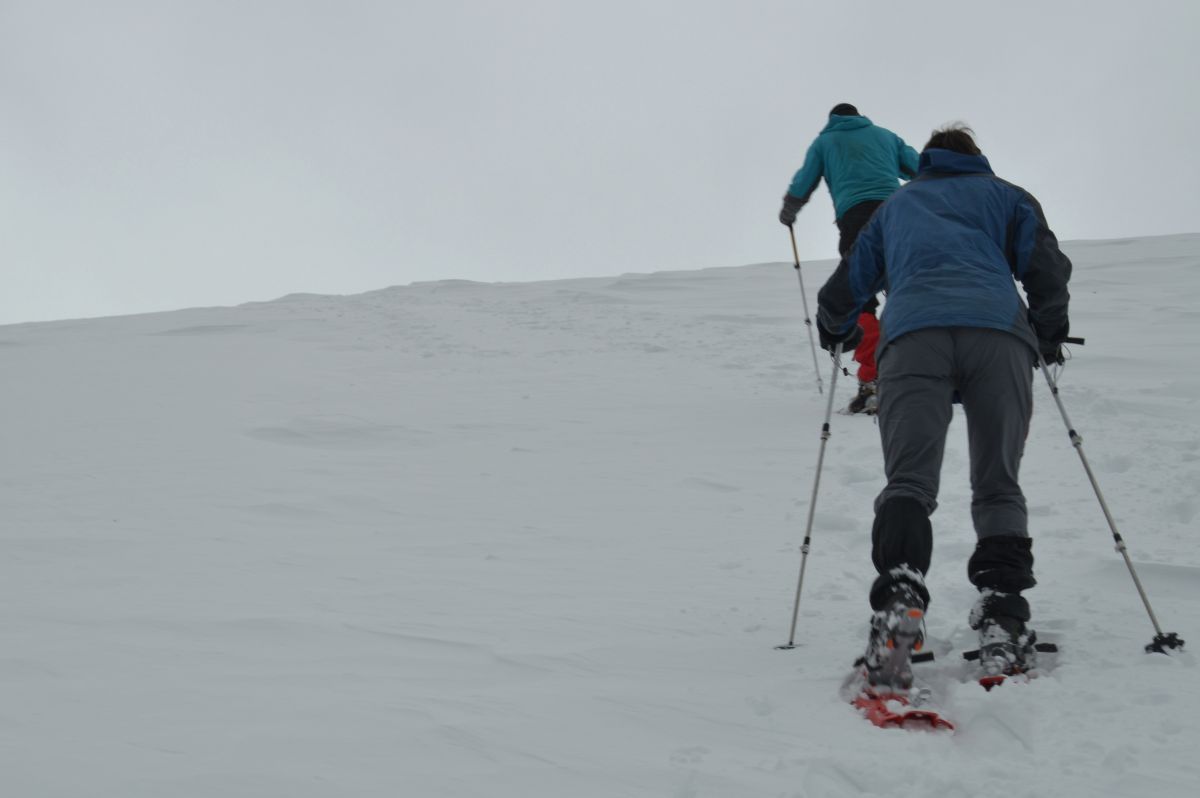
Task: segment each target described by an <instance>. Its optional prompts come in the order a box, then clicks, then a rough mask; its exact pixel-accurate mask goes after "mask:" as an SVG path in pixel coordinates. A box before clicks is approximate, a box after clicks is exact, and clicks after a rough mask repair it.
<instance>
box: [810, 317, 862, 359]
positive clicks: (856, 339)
mask: <svg viewBox="0 0 1200 798" xmlns="http://www.w3.org/2000/svg"><path fill="white" fill-rule="evenodd" d="M817 336H818V337H819V338H820V339H821V348H822V349H824V350H826V351H828V352H832V351H833V348H834V347H835V346H837V345H838V344H841V345H842V351H843V352H853V351H854V350H855V349H857V348H858V345H859V344H860V343H862V339H863V328H862V327H860V326H858V325H857V324H855V325H854V327H853V328H852V329H850V330H849V331H847V332H844V333H842V334H841V335H837V334H836V333H831V332H830V331H829V330H827V329H825V326H824V325H823V324H821V322H819V321H818V322H817Z"/></svg>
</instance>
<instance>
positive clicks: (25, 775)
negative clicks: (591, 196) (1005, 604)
mask: <svg viewBox="0 0 1200 798" xmlns="http://www.w3.org/2000/svg"><path fill="white" fill-rule="evenodd" d="M1067 251H1068V253H1069V254H1070V255H1071V256H1072V258H1073V260H1074V261H1075V265H1076V273H1075V279H1074V281H1073V283H1072V293H1073V295H1074V299H1073V303H1072V322H1073V332H1074V333H1075V334H1077V335H1083V336H1086V337H1087V345H1086V346H1085V347H1076V348H1075V349H1074V355H1075V357H1074V359H1073V360H1071V361H1070V362H1069V363H1068V365H1067V367H1066V370H1065V372H1064V373H1063V375H1062V396H1063V399H1064V401H1065V402H1066V404H1067V408H1068V411H1069V412H1070V414H1071V418H1072V421H1073V422H1074V423H1075V425H1076V427H1077V429H1078V430H1079V431H1080V433H1081V434H1082V435H1083V439H1084V450H1085V452H1086V453H1087V455H1088V457H1089V459H1090V461H1091V463H1092V465H1093V467H1094V469H1095V471H1096V474H1097V477H1098V479H1099V481H1100V484H1101V487H1102V489H1103V490H1104V491H1105V496H1106V498H1107V499H1108V502H1109V504H1110V506H1111V507H1112V510H1113V513H1114V515H1115V516H1116V518H1117V521H1118V523H1119V524H1120V526H1121V531H1122V533H1123V534H1124V535H1125V537H1126V539H1127V541H1128V543H1129V546H1130V551H1131V554H1132V556H1133V558H1134V560H1135V562H1136V564H1137V566H1138V568H1139V574H1140V576H1141V578H1142V580H1143V581H1144V583H1145V585H1146V588H1147V590H1148V592H1149V595H1150V599H1151V601H1152V602H1153V606H1154V609H1155V611H1156V612H1157V614H1158V616H1159V618H1160V620H1161V622H1162V625H1163V627H1164V628H1165V629H1166V630H1167V631H1175V632H1178V633H1179V634H1180V635H1181V636H1183V637H1184V638H1185V639H1187V640H1189V641H1193V642H1194V643H1195V644H1197V645H1200V634H1198V630H1197V624H1196V618H1197V613H1196V609H1197V607H1200V552H1198V549H1197V529H1196V525H1197V524H1196V521H1197V516H1198V515H1200V495H1198V488H1200V421H1198V420H1197V415H1196V413H1195V403H1196V399H1197V394H1198V393H1200V375H1198V369H1197V365H1198V362H1200V358H1198V356H1197V350H1196V343H1197V339H1196V332H1195V331H1196V329H1197V326H1196V325H1197V321H1198V319H1200V310H1198V308H1200V235H1181V236H1171V237H1164V238H1150V239H1138V240H1122V241H1101V242H1083V243H1076V244H1071V245H1068V246H1067ZM832 265H833V264H832V263H830V262H822V263H813V264H807V265H806V266H805V268H804V277H805V281H806V288H807V291H808V296H809V298H810V300H811V299H812V298H814V297H815V295H816V290H817V288H819V286H820V284H821V282H822V281H823V280H824V279H825V277H826V276H827V275H828V273H829V272H830V270H831V269H832ZM0 358H2V362H3V372H4V375H5V386H4V390H3V392H2V393H0V411H2V413H3V418H4V419H5V423H4V425H3V428H2V430H3V431H2V436H3V437H2V438H0V450H2V451H3V453H4V456H3V458H2V460H0V501H2V506H3V508H4V523H3V526H2V528H0V552H2V557H0V606H2V614H0V629H2V634H3V646H2V648H0V679H2V683H3V686H4V697H3V701H2V703H0V774H2V775H0V781H2V783H3V794H4V795H6V796H22V797H23V798H26V797H29V796H72V797H75V796H112V797H114V798H115V797H116V796H121V798H134V797H135V796H153V798H170V797H173V796H189V797H190V796H196V797H200V796H222V798H232V796H439V797H440V796H454V797H457V796H463V797H466V796H492V797H494V796H513V798H542V797H545V798H563V797H564V796H570V798H585V797H590V796H596V797H597V798H601V797H603V798H613V796H670V797H671V798H702V797H704V796H713V797H714V798H717V797H718V796H719V797H720V798H729V796H789V797H794V796H859V795H881V796H882V795H887V796H895V795H923V796H924V795H928V796H938V797H939V798H955V797H957V796H962V797H966V796H1004V797H1005V798H1010V797H1011V796H1026V795H1062V796H1131V795H1146V796H1155V797H1156V798H1158V797H1166V796H1185V795H1187V796H1190V795H1193V794H1195V792H1196V785H1197V783H1198V782H1200V760H1198V759H1197V756H1196V751H1197V747H1198V744H1200V685H1198V681H1200V680H1198V679H1197V676H1198V673H1197V671H1196V669H1195V667H1196V661H1195V659H1194V657H1193V655H1191V654H1188V653H1185V654H1182V655H1179V656H1174V657H1166V656H1159V655H1155V656H1150V655H1146V654H1144V653H1143V652H1142V647H1143V646H1144V645H1145V644H1146V643H1147V642H1149V641H1150V639H1151V637H1152V636H1153V629H1152V627H1151V624H1150V621H1149V619H1148V617H1147V615H1146V612H1145V610H1144V608H1143V607H1142V605H1141V603H1140V601H1139V599H1138V597H1137V594H1136V592H1135V590H1134V587H1133V583H1132V580H1131V579H1130V578H1129V574H1128V572H1127V571H1126V570H1125V566H1124V564H1123V562H1122V561H1121V559H1120V557H1119V556H1118V555H1117V554H1116V553H1115V552H1114V551H1113V546H1112V540H1111V537H1110V534H1109V532H1108V530H1107V527H1106V525H1105V522H1104V519H1103V516H1102V514H1101V512H1100V509H1099V504H1098V502H1097V501H1096V499H1095V496H1094V495H1093V493H1092V491H1091V488H1090V487H1089V485H1088V483H1087V481H1086V477H1085V475H1084V472H1083V469H1082V467H1081V466H1080V463H1079V460H1078V456H1077V455H1076V453H1075V451H1074V449H1073V448H1072V447H1071V446H1070V443H1069V441H1068V439H1067V435H1066V431H1065V427H1064V426H1063V423H1062V420H1061V418H1060V417H1059V415H1058V413H1057V411H1056V409H1055V408H1054V405H1053V403H1052V402H1051V400H1050V396H1049V392H1048V390H1047V389H1046V386H1045V383H1044V382H1043V381H1041V376H1040V375H1038V383H1037V392H1036V397H1037V399H1036V401H1037V407H1036V410H1035V419H1034V424H1033V431H1032V433H1031V435H1030V440H1029V445H1028V449H1027V453H1026V459H1025V468H1024V473H1023V476H1024V483H1025V485H1026V490H1027V494H1028V499H1029V505H1030V510H1031V526H1032V531H1033V533H1034V535H1035V538H1036V542H1035V553H1036V554H1037V557H1038V574H1039V578H1040V580H1041V584H1040V585H1039V587H1038V588H1037V589H1036V590H1034V591H1032V592H1030V593H1029V597H1030V599H1031V602H1032V604H1033V607H1034V613H1035V621H1036V625H1037V628H1038V629H1039V631H1040V632H1041V633H1042V635H1043V637H1044V638H1046V639H1053V640H1057V641H1058V642H1059V643H1060V645H1061V646H1062V653H1061V655H1060V657H1059V661H1058V665H1057V668H1056V669H1054V670H1053V672H1051V673H1050V674H1048V675H1045V676H1043V677H1042V678H1040V679H1037V680H1035V681H1034V682H1032V683H1031V684H1028V685H1012V686H1009V687H1005V688H1001V689H999V690H996V691H994V692H992V693H985V692H984V691H983V690H981V689H980V688H979V687H978V686H977V685H974V684H972V683H969V682H968V683H964V682H961V681H960V679H964V678H965V673H966V672H965V670H964V666H963V665H961V664H960V660H959V658H958V656H957V652H958V651H960V650H962V649H963V648H968V647H971V646H972V633H971V632H970V631H969V629H968V628H967V624H966V618H967V612H968V610H969V609H970V606H971V602H972V600H973V591H972V589H971V587H970V586H969V585H968V584H967V581H966V578H965V562H966V559H967V557H968V555H969V553H970V551H971V549H972V545H973V535H972V532H971V528H970V521H969V518H970V515H969V507H968V501H969V488H968V485H967V478H966V475H965V470H966V462H967V453H966V442H965V435H964V431H963V429H962V426H961V418H960V417H959V418H956V420H955V422H954V429H952V431H951V436H950V443H949V446H948V450H947V453H946V461H945V469H944V484H943V490H942V497H941V501H942V505H941V508H940V509H939V510H938V512H937V514H936V515H935V516H934V528H935V539H936V550H935V554H934V565H933V570H932V573H931V575H930V586H931V589H932V591H933V595H934V603H933V605H932V606H931V607H930V614H929V633H930V636H931V647H932V648H933V650H935V651H936V653H937V654H938V655H939V661H938V662H935V663H933V664H930V665H924V666H919V667H918V672H919V673H921V674H923V675H924V678H925V679H926V680H927V681H929V682H930V683H931V684H933V685H934V686H935V687H936V688H937V689H938V690H939V691H940V693H941V694H942V700H943V702H944V706H945V709H946V710H947V711H948V712H949V713H950V714H951V716H952V717H953V719H954V720H955V721H956V722H957V723H958V730H957V732H956V733H955V734H953V735H947V734H932V733H925V732H915V733H914V732H906V731H899V730H881V729H877V728H874V727H872V726H870V725H869V724H867V723H866V722H865V721H864V720H862V719H861V718H859V717H857V716H856V715H855V713H854V711H853V710H852V709H851V708H850V707H848V706H847V705H845V704H844V703H842V702H841V701H840V699H839V698H838V694H837V693H838V687H839V685H840V683H841V681H842V679H843V677H844V676H845V674H846V672H847V669H848V667H849V665H850V663H851V661H852V660H853V659H854V658H855V657H856V656H857V655H858V654H859V653H861V649H862V647H863V643H864V641H865V638H866V622H867V618H868V614H869V613H868V608H867V604H866V598H865V597H866V592H867V587H868V585H869V583H870V580H871V578H872V576H873V572H872V569H871V566H870V560H869V534H870V533H869V530H870V526H871V518H872V514H871V502H872V499H873V498H874V495H875V493H876V492H877V491H878V490H879V488H880V487H881V486H882V475H881V458H880V454H879V444H878V436H877V430H876V427H875V426H874V424H873V423H872V421H871V420H870V419H867V418H861V417H849V418H848V417H844V416H837V415H835V416H834V417H833V424H832V429H833V436H832V438H831V440H830V442H829V445H828V450H827V454H826V458H825V470H824V472H823V475H822V480H821V493H820V497H819V500H818V504H817V509H816V522H815V525H814V529H813V544H812V553H811V556H810V558H809V563H808V573H807V577H806V586H805V591H804V596H803V600H802V604H801V613H800V620H799V628H798V642H799V643H800V646H799V647H798V648H796V649H794V650H792V651H779V650H776V649H775V646H776V645H778V644H780V643H783V642H785V641H786V638H787V635H788V627H789V624H790V620H791V608H792V599H793V595H794V590H795V583H796V575H797V570H798V566H799V561H800V555H799V544H800V541H801V538H802V536H803V532H804V521H805V518H806V515H807V511H808V501H809V496H810V492H811V488H812V483H813V476H814V469H815V466H816V455H817V448H818V444H819V434H820V425H821V422H822V419H823V417H824V413H825V397H823V396H821V395H819V394H818V392H817V387H816V379H815V374H814V368H813V359H812V354H811V352H810V350H809V343H808V338H807V333H806V328H805V327H804V325H803V312H802V309H801V306H800V292H799V290H798V286H797V282H796V277H795V272H794V270H793V269H792V268H791V266H790V265H789V264H786V263H783V264H778V263H777V264H764V265H756V266H746V267H739V268H720V269H710V270H705V271H698V272H667V273H658V274H649V275H642V274H626V275H622V276H619V277H606V278H597V279H586V280H568V281H560V282H546V283H533V284H478V283H464V282H439V283H429V284H418V285H414V286H409V287H405V288H391V289H387V290H383V291H377V292H374V293H368V294H363V295H359V296H349V297H326V296H310V295H304V296H290V297H286V298H283V299H281V300H278V301H275V302H268V303H262V304H253V305H245V306H242V307H237V308H214V309H195V310H185V311H179V312H173V313H162V314H154V315H144V316H133V317H124V318H109V319H98V320H89V321H64V322H56V323H45V324H29V325H19V326H9V327H0ZM820 363H821V368H822V379H823V380H824V382H825V387H826V390H828V389H829V383H830V376H831V374H830V369H829V359H828V358H827V357H826V356H825V355H824V354H823V353H822V354H821V357H820ZM836 387H837V396H838V404H839V405H840V404H844V403H845V401H847V400H848V399H849V397H850V396H851V394H852V393H853V390H854V385H853V379H852V378H846V377H842V378H841V379H839V380H838V382H837V386H836Z"/></svg>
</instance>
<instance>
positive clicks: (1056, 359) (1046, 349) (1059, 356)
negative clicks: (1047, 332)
mask: <svg viewBox="0 0 1200 798" xmlns="http://www.w3.org/2000/svg"><path fill="white" fill-rule="evenodd" d="M1038 351H1039V352H1041V353H1042V359H1043V360H1045V361H1046V365H1047V366H1054V365H1059V366H1061V365H1062V364H1063V363H1065V362H1066V358H1065V357H1063V351H1062V344H1055V343H1051V342H1049V341H1038ZM1038 365H1041V364H1040V363H1039V364H1038Z"/></svg>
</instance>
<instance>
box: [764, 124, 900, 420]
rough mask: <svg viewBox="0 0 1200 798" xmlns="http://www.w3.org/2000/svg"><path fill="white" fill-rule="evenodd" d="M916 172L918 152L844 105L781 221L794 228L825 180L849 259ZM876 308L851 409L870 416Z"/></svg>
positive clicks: (867, 326) (796, 183)
mask: <svg viewBox="0 0 1200 798" xmlns="http://www.w3.org/2000/svg"><path fill="white" fill-rule="evenodd" d="M916 174H917V151H916V150H914V149H913V148H912V147H910V146H908V145H907V144H905V143H904V140H903V139H901V138H900V137H899V136H897V135H896V134H895V133H893V132H892V131H890V130H887V129H886V128H882V127H879V126H878V125H874V124H872V123H871V120H870V119H867V118H866V117H865V116H862V115H860V114H859V113H858V109H857V108H855V107H854V106H853V105H851V104H849V103H839V104H838V105H835V106H834V107H833V110H831V111H830V112H829V122H828V123H827V124H826V125H825V128H824V129H823V130H822V131H821V133H820V135H818V136H817V138H816V140H815V141H814V142H813V143H812V145H811V146H809V148H808V153H807V154H806V155H805V156H804V165H803V166H801V167H800V170H799V171H798V172H796V175H795V177H793V178H792V183H791V185H790V186H789V187H788V190H787V194H785V195H784V197H783V208H782V209H781V210H780V211H779V221H781V222H782V223H783V224H785V225H787V226H788V227H791V226H792V225H793V224H794V223H795V221H796V214H797V213H799V211H800V209H801V208H802V207H804V205H805V203H807V202H808V200H809V197H811V196H812V193H813V192H814V191H816V189H817V186H818V185H820V183H821V178H825V182H826V184H827V185H828V186H829V193H830V195H831V196H832V197H833V206H834V215H835V217H836V219H837V226H838V231H839V233H840V236H839V239H838V253H839V254H841V255H843V256H844V255H845V254H846V253H847V252H849V251H850V247H851V246H853V245H854V240H855V238H856V237H857V236H858V233H859V231H860V230H861V229H862V227H863V225H864V224H866V223H867V220H868V219H870V218H871V214H873V213H874V212H875V209H876V208H878V207H879V206H880V205H881V204H883V201H884V200H885V199H887V198H888V197H890V196H891V195H892V193H893V192H894V191H895V190H896V189H897V188H899V187H900V179H901V178H903V179H905V180H909V179H911V178H913V177H915V176H916ZM877 308H878V302H876V301H874V299H872V301H871V302H869V303H868V304H867V305H866V306H865V307H864V308H863V313H862V315H861V318H860V319H859V324H861V325H862V327H863V329H864V331H865V333H866V334H865V336H864V337H863V340H862V341H861V343H859V345H858V348H857V349H856V350H855V353H854V359H855V361H857V362H858V364H859V366H858V383H859V387H858V394H857V395H856V396H855V397H854V398H853V399H852V400H851V401H850V405H849V407H847V410H848V411H849V412H851V413H863V412H867V413H870V412H873V411H874V408H875V380H876V369H875V344H876V339H877V330H878V325H877V323H876V320H875V311H876V309H877Z"/></svg>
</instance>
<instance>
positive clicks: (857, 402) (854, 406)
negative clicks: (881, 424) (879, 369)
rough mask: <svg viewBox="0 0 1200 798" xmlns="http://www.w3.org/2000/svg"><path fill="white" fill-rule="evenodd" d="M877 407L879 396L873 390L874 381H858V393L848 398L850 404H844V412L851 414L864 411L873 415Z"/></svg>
mask: <svg viewBox="0 0 1200 798" xmlns="http://www.w3.org/2000/svg"><path fill="white" fill-rule="evenodd" d="M878 408H879V397H878V396H877V395H876V392H875V382H874V381H872V382H860V383H859V384H858V394H857V395H856V396H855V397H854V398H853V399H851V400H850V404H848V405H846V412H847V413H849V414H851V415H854V414H855V413H866V414H867V415H868V416H872V415H875V411H876V410H877V409H878Z"/></svg>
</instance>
